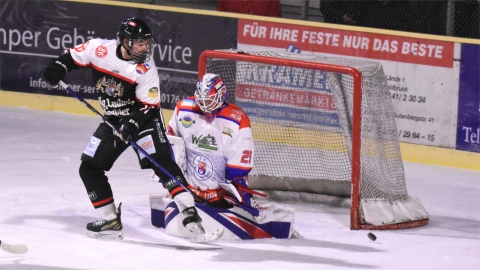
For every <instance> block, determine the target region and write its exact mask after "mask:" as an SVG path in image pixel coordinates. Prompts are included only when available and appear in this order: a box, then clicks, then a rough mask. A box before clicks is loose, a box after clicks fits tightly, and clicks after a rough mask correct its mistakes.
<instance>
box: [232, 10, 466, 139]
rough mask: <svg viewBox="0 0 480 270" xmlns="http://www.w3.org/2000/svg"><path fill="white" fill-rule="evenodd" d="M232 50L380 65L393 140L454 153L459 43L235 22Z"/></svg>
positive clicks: (310, 27)
mask: <svg viewBox="0 0 480 270" xmlns="http://www.w3.org/2000/svg"><path fill="white" fill-rule="evenodd" d="M237 46H238V47H237V48H238V49H239V50H245V51H249V50H250V51H265V50H273V51H289V52H293V53H301V54H321V55H336V56H339V57H347V58H357V59H359V58H360V59H366V60H370V61H376V62H380V63H381V64H382V65H383V68H384V71H385V76H386V79H387V82H388V87H389V90H390V93H391V98H392V102H393V106H394V112H395V118H396V123H397V128H398V136H399V140H400V141H402V142H408V143H414V144H421V145H430V146H438V147H445V148H455V142H456V140H455V139H456V123H457V107H458V84H459V69H460V64H459V61H455V59H459V58H460V44H455V43H453V42H445V41H437V40H428V39H421V38H412V37H401V36H391V35H385V34H372V33H363V32H356V31H347V30H338V29H328V28H320V27H312V26H301V25H291V24H282V23H274V22H262V21H252V20H242V19H240V20H239V26H238V44H237Z"/></svg>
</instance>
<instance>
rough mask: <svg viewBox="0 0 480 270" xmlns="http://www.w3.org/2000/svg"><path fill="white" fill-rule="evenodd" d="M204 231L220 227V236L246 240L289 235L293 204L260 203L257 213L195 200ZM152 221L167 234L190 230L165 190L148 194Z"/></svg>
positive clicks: (183, 234) (186, 234) (185, 235)
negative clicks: (213, 205) (222, 207)
mask: <svg viewBox="0 0 480 270" xmlns="http://www.w3.org/2000/svg"><path fill="white" fill-rule="evenodd" d="M195 206H196V208H197V211H198V214H199V216H200V217H201V218H202V225H203V227H204V228H205V230H206V231H222V229H223V230H224V233H223V236H222V238H221V239H226V240H240V239H242V240H246V239H259V238H279V239H285V238H293V237H295V235H296V231H295V229H294V228H293V221H294V216H295V212H294V209H293V208H290V207H285V206H281V205H276V204H273V203H265V204H261V209H262V210H261V211H260V214H259V216H258V217H253V216H252V215H251V214H250V213H249V212H247V211H245V210H243V209H241V208H238V207H234V208H232V209H219V208H214V207H211V206H209V205H205V204H202V203H196V204H195ZM150 207H151V213H152V224H153V225H154V226H156V227H160V228H165V232H166V233H167V234H169V235H173V236H177V237H182V238H189V237H190V236H191V234H190V232H188V230H187V229H186V228H185V227H184V226H183V224H182V221H183V217H182V215H181V214H180V211H179V210H178V208H177V207H176V205H175V203H174V202H173V200H172V198H171V197H170V196H169V195H168V194H150Z"/></svg>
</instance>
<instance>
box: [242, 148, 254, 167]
mask: <svg viewBox="0 0 480 270" xmlns="http://www.w3.org/2000/svg"><path fill="white" fill-rule="evenodd" d="M241 162H242V163H247V164H250V163H251V162H252V150H243V156H242V160H241Z"/></svg>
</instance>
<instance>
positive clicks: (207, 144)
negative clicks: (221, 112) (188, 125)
mask: <svg viewBox="0 0 480 270" xmlns="http://www.w3.org/2000/svg"><path fill="white" fill-rule="evenodd" d="M192 142H193V143H194V144H196V145H197V146H198V147H199V148H203V149H207V150H213V151H217V150H218V147H215V146H217V140H216V139H215V137H214V136H211V135H210V134H208V136H205V137H203V135H200V137H198V138H197V137H195V136H193V135H192Z"/></svg>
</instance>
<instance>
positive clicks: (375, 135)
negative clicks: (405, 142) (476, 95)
mask: <svg viewBox="0 0 480 270" xmlns="http://www.w3.org/2000/svg"><path fill="white" fill-rule="evenodd" d="M198 71H199V74H198V76H199V78H200V77H201V76H203V74H205V73H215V74H219V75H220V77H221V78H222V79H223V80H224V82H225V83H226V85H227V89H228V91H229V96H228V101H229V102H231V103H235V104H237V105H238V106H239V107H241V108H242V109H243V110H244V111H245V112H246V113H247V115H248V116H249V118H250V121H251V126H252V130H253V136H254V140H255V156H254V167H253V169H252V171H251V173H250V174H249V179H248V181H249V185H250V187H251V188H253V189H260V190H264V191H280V192H297V193H298V194H310V195H312V194H325V195H330V196H336V198H338V197H350V198H351V205H350V228H351V229H353V230H358V229H370V230H372V229H400V228H412V227H418V226H423V225H426V224H427V223H428V213H427V212H426V210H425V208H424V207H423V205H422V204H421V202H420V201H419V200H418V199H417V198H415V197H413V196H409V195H408V193H407V188H406V183H405V175H404V169H403V161H402V158H401V153H400V147H399V141H398V132H397V128H396V124H395V119H394V112H393V106H392V101H391V99H390V93H389V90H388V88H387V82H386V78H385V75H384V72H383V68H382V66H381V65H380V64H379V63H375V62H369V61H364V60H353V59H346V58H339V57H324V56H314V55H300V54H292V53H286V52H276V51H275V52H274V51H258V52H242V51H236V50H216V51H204V52H203V53H202V54H201V56H200V59H199V70H198ZM322 196H323V195H322Z"/></svg>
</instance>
